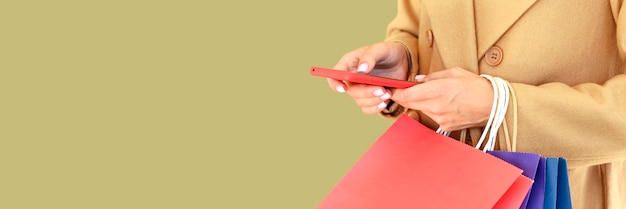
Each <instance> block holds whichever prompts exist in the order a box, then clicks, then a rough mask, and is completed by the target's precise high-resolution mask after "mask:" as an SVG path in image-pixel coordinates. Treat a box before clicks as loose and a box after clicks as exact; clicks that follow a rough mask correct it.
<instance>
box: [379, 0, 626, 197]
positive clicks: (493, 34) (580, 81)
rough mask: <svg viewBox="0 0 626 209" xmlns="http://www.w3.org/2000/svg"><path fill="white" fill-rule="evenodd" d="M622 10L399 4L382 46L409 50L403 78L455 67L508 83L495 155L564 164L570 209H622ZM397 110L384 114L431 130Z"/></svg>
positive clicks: (544, 4) (492, 2)
mask: <svg viewBox="0 0 626 209" xmlns="http://www.w3.org/2000/svg"><path fill="white" fill-rule="evenodd" d="M624 5H626V4H623V1H622V0H516V1H501V0H474V1H458V0H421V1H420V0H399V1H398V13H397V16H396V17H395V19H394V20H393V21H392V22H391V23H390V24H389V26H388V30H387V39H386V41H396V42H401V43H403V44H404V45H405V46H406V47H407V49H408V51H409V52H410V62H411V66H412V67H411V70H410V74H409V80H411V79H412V78H413V77H414V76H415V75H417V74H429V73H431V72H434V71H440V70H444V69H448V68H452V67H462V68H464V69H466V70H468V71H471V72H474V73H476V74H489V75H492V76H498V77H501V78H504V79H505V80H507V81H509V82H510V83H511V86H512V93H513V97H512V99H511V105H509V109H508V111H507V116H506V119H505V124H504V127H503V128H502V129H501V130H500V133H499V137H498V141H499V144H498V145H499V149H501V150H509V151H520V152H534V153H539V154H541V155H543V156H548V157H557V156H561V157H565V158H567V159H568V164H569V168H570V170H569V177H570V185H571V192H572V198H573V205H574V208H580V209H594V208H611V209H618V208H619V209H623V208H626V75H625V70H626V67H625V66H626V64H625V63H626V6H624ZM398 109H400V111H395V114H392V116H393V115H397V114H398V113H402V112H405V113H407V114H409V115H410V116H412V117H414V118H415V119H417V120H420V121H421V122H422V123H424V124H427V125H429V126H430V127H431V128H434V127H436V124H434V123H433V122H432V121H431V120H429V119H428V118H427V117H426V116H424V115H422V114H421V113H419V111H417V110H403V109H404V108H402V107H399V108H398ZM466 133H467V134H466ZM476 133H478V135H479V134H480V128H474V129H468V130H462V131H458V132H456V133H455V134H453V135H455V137H456V138H460V140H466V138H467V139H468V141H469V143H472V142H475V139H476V138H477V134H476ZM461 135H463V136H461ZM465 135H467V136H468V137H465ZM472 140H473V141H472Z"/></svg>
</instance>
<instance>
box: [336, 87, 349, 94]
mask: <svg viewBox="0 0 626 209" xmlns="http://www.w3.org/2000/svg"><path fill="white" fill-rule="evenodd" d="M335 90H337V92H339V93H344V92H346V89H344V88H343V86H337V87H336V88H335Z"/></svg>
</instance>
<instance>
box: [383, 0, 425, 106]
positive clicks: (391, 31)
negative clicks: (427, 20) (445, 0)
mask: <svg viewBox="0 0 626 209" xmlns="http://www.w3.org/2000/svg"><path fill="white" fill-rule="evenodd" d="M397 4H398V8H397V13H396V17H395V18H394V19H393V20H392V21H391V22H390V23H389V25H388V26H387V37H386V38H385V41H391V42H399V43H401V44H403V45H404V47H405V49H406V52H407V55H408V57H409V60H408V62H409V75H416V74H417V72H418V66H419V65H418V63H417V55H418V33H419V16H420V8H421V2H420V0H398V3H397ZM409 79H410V78H409ZM405 110H406V108H404V107H402V106H399V105H397V104H395V103H393V102H390V104H389V105H388V106H387V108H386V109H385V110H384V111H383V112H382V113H381V115H382V116H383V117H396V116H398V115H400V114H401V113H403V112H405Z"/></svg>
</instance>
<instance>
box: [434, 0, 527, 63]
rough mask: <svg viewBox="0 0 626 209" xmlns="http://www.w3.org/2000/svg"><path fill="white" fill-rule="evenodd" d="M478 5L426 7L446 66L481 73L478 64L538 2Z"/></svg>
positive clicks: (490, 0) (484, 1)
mask: <svg viewBox="0 0 626 209" xmlns="http://www.w3.org/2000/svg"><path fill="white" fill-rule="evenodd" d="M474 1H475V2H474ZM474 1H470V0H464V1H459V0H434V1H423V5H424V8H425V10H426V12H427V13H428V15H429V16H430V22H431V26H432V30H433V33H434V36H435V40H436V41H435V42H436V43H437V48H438V49H439V51H440V53H441V56H442V59H443V62H444V65H445V66H446V67H448V68H449V67H456V66H459V67H463V68H465V69H467V70H470V71H473V72H475V73H478V60H480V59H482V57H483V54H484V53H485V52H486V51H487V50H488V49H489V48H490V47H491V46H492V45H493V44H494V43H496V42H497V41H498V39H500V37H502V35H503V34H504V33H505V32H506V31H507V30H508V29H509V28H510V27H511V26H512V25H513V24H514V23H515V22H516V21H517V20H518V19H519V18H520V17H521V16H522V15H523V14H524V13H525V12H526V11H527V10H528V9H529V8H530V7H531V6H532V5H533V4H534V3H535V2H536V1H537V0H515V1H502V0H474ZM475 14H478V15H475Z"/></svg>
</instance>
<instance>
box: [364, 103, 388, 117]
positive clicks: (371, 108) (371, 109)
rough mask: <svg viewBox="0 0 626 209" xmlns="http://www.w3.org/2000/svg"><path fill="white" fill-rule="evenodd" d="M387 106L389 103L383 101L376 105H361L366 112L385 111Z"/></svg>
mask: <svg viewBox="0 0 626 209" xmlns="http://www.w3.org/2000/svg"><path fill="white" fill-rule="evenodd" d="M386 107H387V103H386V102H381V103H380V104H378V105H376V106H368V107H361V111H362V112H363V113H364V114H377V113H380V112H381V111H383V110H384V109H385V108H386Z"/></svg>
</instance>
